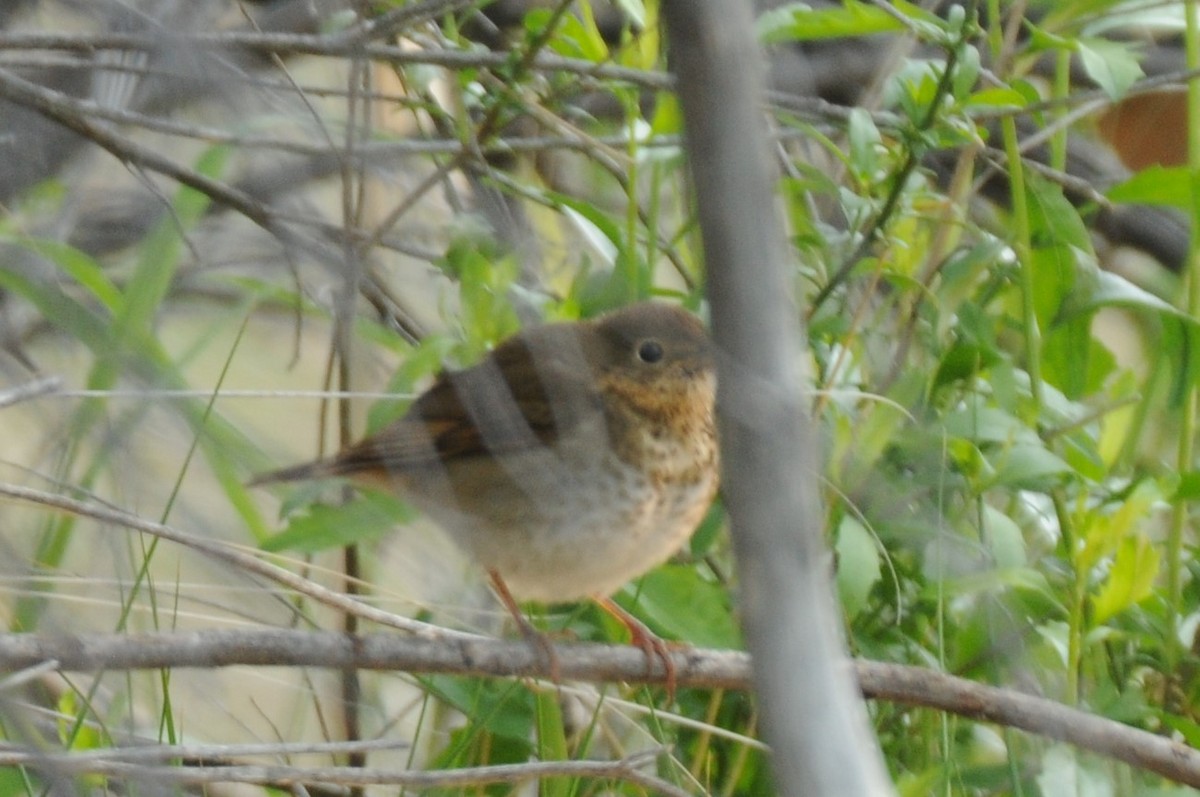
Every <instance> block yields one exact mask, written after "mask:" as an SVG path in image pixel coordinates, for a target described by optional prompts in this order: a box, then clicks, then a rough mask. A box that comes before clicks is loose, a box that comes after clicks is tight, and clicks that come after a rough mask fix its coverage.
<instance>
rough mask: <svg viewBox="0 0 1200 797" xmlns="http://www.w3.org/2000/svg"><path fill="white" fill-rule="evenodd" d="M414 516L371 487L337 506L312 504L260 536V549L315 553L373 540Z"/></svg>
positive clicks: (404, 506)
mask: <svg viewBox="0 0 1200 797" xmlns="http://www.w3.org/2000/svg"><path fill="white" fill-rule="evenodd" d="M416 516H417V513H416V511H415V510H413V509H412V508H410V507H409V506H408V505H407V504H404V503H402V502H401V501H399V500H398V499H396V498H393V497H392V496H390V495H387V494H386V493H382V492H374V491H373V492H370V493H364V494H362V495H360V496H358V497H357V498H355V500H352V501H350V502H349V503H346V504H341V505H339V506H330V505H328V504H313V505H312V506H310V507H309V508H308V511H307V512H305V513H303V514H301V515H297V516H295V517H293V518H292V519H291V520H290V521H289V522H288V525H287V527H286V528H285V529H284V530H283V531H281V532H279V533H278V534H276V535H274V536H273V537H268V538H267V539H265V540H263V543H262V549H263V550H264V551H298V552H300V553H315V552H317V551H326V550H329V549H330V548H341V547H344V546H347V545H354V544H357V543H360V542H368V541H371V540H377V539H379V538H381V537H383V536H384V535H386V534H388V533H390V532H391V531H392V530H394V529H395V528H396V526H399V525H402V524H404V523H409V522H411V521H412V520H413V519H414V518H415V517H416Z"/></svg>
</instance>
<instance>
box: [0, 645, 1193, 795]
mask: <svg viewBox="0 0 1200 797" xmlns="http://www.w3.org/2000/svg"><path fill="white" fill-rule="evenodd" d="M556 653H557V658H558V666H559V669H560V672H561V675H562V677H563V678H565V679H567V680H580V681H597V682H627V683H663V682H664V680H665V673H664V672H663V670H662V663H661V662H660V661H659V660H658V659H651V660H650V661H649V662H648V661H647V659H646V656H645V654H643V653H642V651H641V650H639V649H638V648H635V647H631V646H627V645H597V644H573V645H559V646H557V647H556ZM671 657H672V661H673V663H674V665H675V668H676V677H677V680H678V684H679V687H680V688H713V689H716V688H721V689H741V690H744V689H748V688H749V686H750V658H749V657H748V656H747V655H746V654H745V653H742V652H740V651H729V650H705V649H700V648H686V649H676V650H673V651H671ZM47 664H50V665H52V666H53V667H54V668H55V669H58V670H62V671H69V672H98V671H107V672H112V671H120V670H146V669H161V668H170V669H212V668H217V667H230V666H292V667H323V668H329V669H335V670H337V669H344V668H356V669H362V670H380V671H395V672H413V673H443V674H453V675H463V676H479V677H539V678H545V677H548V676H549V672H547V670H546V665H545V662H544V661H543V659H542V657H541V655H540V653H539V652H538V651H535V650H534V649H533V648H532V647H531V646H530V645H528V644H527V643H525V642H524V641H506V640H495V639H483V638H474V639H463V638H449V639H442V640H431V639H418V638H413V637H409V636H401V635H399V634H392V633H386V634H385V633H380V634H367V635H363V636H357V637H348V636H346V635H344V634H339V633H335V632H329V631H290V630H276V629H262V630H253V631H246V630H237V631H232V630H210V631H192V632H180V633H168V634H146V635H126V634H80V635H55V636H51V635H42V634H0V671H4V672H9V673H15V674H16V675H13V676H10V678H17V679H19V677H20V673H21V671H23V670H31V669H32V670H35V671H37V672H44V671H45V670H46V669H47ZM648 664H649V665H650V666H651V667H652V669H650V670H647V666H648ZM841 676H842V677H843V678H845V679H846V680H848V681H849V680H852V676H856V677H857V681H858V685H859V688H860V689H861V690H862V694H863V695H864V696H866V697H869V698H874V699H877V700H889V701H892V702H896V703H901V704H904V705H910V706H920V707H924V708H932V709H937V710H941V711H947V712H950V713H952V714H957V715H959V716H962V717H967V718H969V719H973V720H977V721H981V722H994V723H997V724H1000V725H1005V726H1008V727H1012V728H1019V729H1021V730H1024V731H1028V732H1030V733H1035V734H1039V735H1041V736H1045V737H1048V738H1051V739H1055V740H1058V741H1062V742H1067V743H1070V744H1073V745H1076V746H1077V747H1080V748H1083V749H1085V750H1090V751H1092V752H1095V753H1099V754H1101V755H1105V756H1109V757H1111V758H1114V759H1116V760H1119V761H1124V762H1125V763H1127V764H1130V765H1132V766H1135V767H1139V768H1141V769H1144V770H1147V771H1149V772H1154V773H1156V774H1158V775H1161V776H1163V777H1166V778H1170V779H1171V780H1174V781H1177V782H1179V783H1184V784H1187V785H1189V786H1196V787H1200V752H1197V751H1196V750H1193V749H1192V748H1190V747H1188V746H1186V745H1183V744H1180V743H1178V742H1174V741H1171V740H1170V739H1166V738H1163V737H1161V736H1156V735H1154V734H1152V733H1148V732H1146V731H1143V730H1139V729H1137V728H1131V727H1129V726H1127V725H1122V724H1121V723H1119V722H1114V721H1113V720H1109V719H1105V718H1104V717H1097V716H1095V715H1092V714H1088V713H1086V712H1083V711H1079V710H1077V709H1073V708H1070V707H1069V706H1065V705H1062V704H1060V703H1055V702H1053V701H1050V700H1046V699H1044V698H1040V697H1035V696H1033V695H1027V694H1023V693H1020V692H1015V691H1013V690H1009V689H1001V688H998V687H994V686H985V685H983V684H978V683H974V682H972V681H968V680H966V679H964V678H957V677H955V676H952V675H947V674H945V673H939V672H936V671H933V670H927V669H923V668H920V667H910V666H905V665H899V664H883V663H879V662H870V661H858V662H854V663H853V664H852V665H847V668H846V671H845V672H843V673H841ZM115 754H116V753H114V755H115ZM230 754H231V755H233V754H234V753H230ZM138 755H141V756H145V755H147V753H146V751H145V750H139V751H138ZM3 763H4V760H2V759H0V765H2V764H3ZM89 771H91V770H89Z"/></svg>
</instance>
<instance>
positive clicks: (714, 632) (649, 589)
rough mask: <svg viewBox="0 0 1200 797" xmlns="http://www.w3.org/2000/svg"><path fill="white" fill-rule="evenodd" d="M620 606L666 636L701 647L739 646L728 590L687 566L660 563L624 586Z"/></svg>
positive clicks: (740, 643) (736, 626) (738, 647)
mask: <svg viewBox="0 0 1200 797" xmlns="http://www.w3.org/2000/svg"><path fill="white" fill-rule="evenodd" d="M619 597H620V599H621V600H620V602H621V605H622V607H624V608H625V609H626V610H627V611H630V612H632V613H634V614H636V615H637V616H638V617H640V618H641V619H642V620H643V621H644V622H645V623H646V624H647V625H649V626H650V628H651V630H653V631H654V632H655V633H657V634H660V635H662V636H664V637H666V638H668V639H680V640H684V641H686V642H690V643H692V644H694V645H699V646H702V647H715V648H734V649H740V648H741V647H742V639H741V633H740V632H739V631H738V625H737V623H736V622H734V619H733V610H732V608H731V607H730V605H729V593H728V592H727V591H726V590H725V589H724V588H722V587H721V585H719V584H715V583H713V582H711V581H708V580H706V579H704V578H702V577H701V576H700V574H699V573H698V572H697V571H696V568H694V567H690V566H688V565H670V564H668V565H663V566H662V567H659V568H657V569H655V570H652V571H650V572H649V573H647V574H646V575H644V576H642V577H641V578H640V579H638V580H637V581H636V582H634V584H632V585H629V586H626V587H625V588H624V589H623V590H622V591H621V592H620V593H619Z"/></svg>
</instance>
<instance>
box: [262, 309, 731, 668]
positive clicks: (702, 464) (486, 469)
mask: <svg viewBox="0 0 1200 797" xmlns="http://www.w3.org/2000/svg"><path fill="white" fill-rule="evenodd" d="M715 404H716V367H715V352H714V348H713V345H712V342H711V340H710V339H709V337H708V335H707V334H706V333H705V330H704V327H703V325H702V324H701V323H700V321H699V320H698V319H697V318H696V317H695V316H694V315H692V314H691V313H689V312H687V311H686V310H684V309H683V308H681V307H678V306H676V305H672V304H667V303H663V302H657V301H644V302H639V303H635V304H632V305H628V306H626V307H623V308H620V309H617V310H614V311H611V312H609V313H606V314H603V315H600V316H597V317H595V318H592V319H589V320H583V321H575V322H559V323H548V324H542V325H536V326H531V327H527V328H525V329H523V330H522V331H520V332H518V333H517V334H515V335H514V336H512V337H510V338H508V339H507V340H505V341H503V342H502V343H500V344H499V345H497V346H496V347H495V348H494V349H493V350H492V351H491V352H490V353H489V354H488V355H487V356H485V357H484V358H483V359H482V360H481V361H480V362H479V363H478V364H476V365H473V366H471V367H468V368H465V369H462V370H458V371H443V372H442V373H440V374H439V375H438V376H437V378H436V379H435V381H434V382H433V384H432V385H431V386H430V387H429V388H428V389H427V390H425V391H424V392H423V393H421V394H420V395H419V396H418V397H417V398H416V399H415V400H414V402H413V403H412V404H411V406H410V407H409V408H408V410H407V412H406V413H405V414H404V415H403V416H401V417H400V418H399V419H397V420H396V421H394V422H392V423H391V424H390V425H388V426H386V427H384V428H383V429H381V430H380V431H378V432H377V433H375V434H373V435H371V436H368V437H366V438H365V439H363V440H361V441H360V442H357V443H354V444H352V445H350V446H349V447H347V448H345V449H343V450H342V451H340V452H339V453H337V454H336V455H334V456H332V457H330V458H327V459H321V460H317V461H314V462H307V463H304V464H300V465H296V466H293V467H289V468H284V469H282V470H277V471H274V472H271V473H267V474H263V475H261V476H258V477H256V478H255V479H253V480H252V482H251V484H256V485H259V484H268V483H275V482H288V481H296V480H307V479H321V478H332V477H344V478H346V479H348V480H349V481H350V482H351V484H357V485H363V486H368V487H374V488H382V489H384V490H387V491H389V492H391V493H393V494H396V495H398V496H400V497H401V498H403V499H405V500H406V501H408V502H409V503H411V504H412V505H413V506H415V507H416V508H417V509H418V510H420V511H421V512H423V513H424V514H425V515H426V516H428V517H429V518H430V519H431V520H433V521H434V522H435V523H436V524H437V525H439V526H440V527H441V528H443V529H444V530H445V531H446V532H447V533H448V534H449V536H450V537H451V539H452V540H454V541H455V542H456V543H457V544H458V545H459V546H460V547H461V548H462V549H463V550H465V551H466V552H467V553H468V554H469V555H470V556H471V557H472V558H473V559H474V560H475V561H476V562H478V563H479V564H480V565H481V566H482V567H483V568H484V570H485V571H486V572H487V574H488V577H489V579H490V581H491V583H492V586H493V588H494V589H495V590H496V592H497V594H498V596H499V597H500V599H501V601H502V602H504V603H505V605H506V606H507V607H508V608H509V609H510V611H512V612H513V614H514V617H516V618H517V620H518V623H519V624H521V627H522V630H523V631H526V632H528V631H529V630H530V628H531V627H530V626H528V623H527V621H525V620H524V616H523V615H522V614H521V613H520V612H519V610H518V609H517V608H516V603H517V601H518V600H520V601H534V602H541V603H561V602H569V601H576V600H580V599H586V598H591V599H595V600H596V601H597V602H598V603H599V604H600V605H601V606H603V607H604V608H606V609H608V610H609V611H610V612H613V613H614V614H616V615H617V616H618V618H620V619H621V620H622V621H623V622H625V624H626V625H627V626H628V627H629V630H630V632H631V634H632V635H633V638H634V641H635V643H637V644H639V645H641V646H642V647H643V649H645V650H647V655H648V656H649V654H650V650H651V648H653V650H654V651H655V652H657V653H658V655H659V656H660V657H661V658H662V660H663V662H664V668H666V669H667V670H668V672H667V675H668V680H669V681H670V679H671V678H673V672H672V671H671V670H670V661H669V659H668V657H667V656H666V655H665V653H664V652H663V650H662V649H661V647H660V645H661V644H662V643H661V640H659V641H658V642H654V641H652V640H649V639H648V638H647V636H648V635H649V636H652V634H650V632H649V631H648V629H645V627H644V626H640V623H638V622H637V621H636V620H635V619H634V618H632V617H630V616H628V614H627V613H625V612H624V611H623V610H621V609H620V608H619V607H618V606H617V605H616V604H615V603H613V602H612V600H611V597H610V596H611V595H612V593H613V592H615V591H616V590H617V589H619V588H620V587H621V586H622V585H624V584H625V583H626V582H628V581H630V580H632V579H633V578H636V577H637V576H640V575H642V574H643V573H645V572H647V571H649V570H651V569H653V568H654V567H656V566H658V565H659V564H662V563H663V562H664V561H666V560H667V559H668V558H669V557H670V556H671V555H673V554H674V553H675V552H676V551H678V550H679V549H680V548H681V547H682V546H683V544H684V543H685V542H686V541H687V540H688V539H689V538H690V537H691V535H692V533H693V532H694V531H695V529H696V527H697V526H698V525H699V524H700V522H701V521H702V520H703V518H704V517H705V515H706V514H707V512H708V509H709V506H710V505H711V503H712V500H713V498H714V496H715V494H716V492H717V489H718V485H719V471H720V462H719V451H718V442H717V429H716V419H715V414H716V413H715ZM631 621H632V624H631ZM635 624H636V625H635ZM654 639H655V640H656V639H657V637H655V638H654ZM668 685H669V686H670V683H669V684H668ZM672 691H673V690H672Z"/></svg>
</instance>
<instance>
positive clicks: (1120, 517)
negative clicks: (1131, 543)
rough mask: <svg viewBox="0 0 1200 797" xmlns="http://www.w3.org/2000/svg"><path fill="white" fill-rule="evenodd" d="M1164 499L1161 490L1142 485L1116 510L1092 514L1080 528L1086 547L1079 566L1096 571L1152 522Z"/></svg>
mask: <svg viewBox="0 0 1200 797" xmlns="http://www.w3.org/2000/svg"><path fill="white" fill-rule="evenodd" d="M1160 499H1161V495H1160V493H1159V489H1158V486H1157V485H1156V484H1155V483H1154V482H1151V481H1142V482H1141V483H1139V484H1138V485H1137V487H1136V488H1134V489H1133V490H1132V491H1131V492H1130V493H1129V494H1128V495H1127V496H1125V499H1124V500H1123V501H1122V502H1121V503H1120V505H1119V506H1117V507H1116V509H1115V510H1112V509H1108V508H1106V507H1102V508H1097V509H1094V510H1090V511H1088V513H1087V514H1086V515H1085V516H1084V518H1083V522H1081V523H1079V524H1077V525H1078V527H1079V531H1080V533H1081V534H1082V537H1083V547H1082V548H1081V549H1080V550H1079V552H1078V555H1077V557H1076V558H1077V566H1079V567H1082V568H1092V567H1095V566H1096V565H1097V564H1099V562H1100V560H1101V559H1103V558H1104V557H1106V556H1108V555H1110V554H1112V553H1113V552H1114V551H1116V550H1117V548H1118V547H1119V546H1120V545H1121V543H1122V541H1123V540H1124V539H1125V538H1126V537H1129V536H1131V535H1134V534H1137V533H1139V531H1140V530H1141V528H1142V527H1143V525H1144V524H1145V523H1146V521H1147V519H1148V518H1149V515H1150V511H1151V509H1152V507H1153V505H1154V503H1155V502H1157V501H1159V500H1160Z"/></svg>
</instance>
